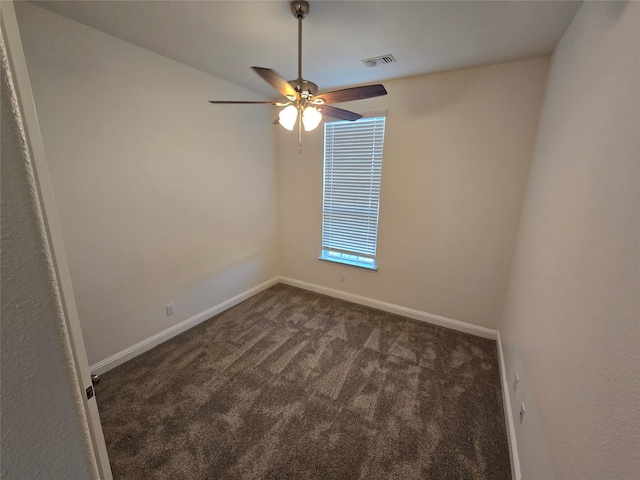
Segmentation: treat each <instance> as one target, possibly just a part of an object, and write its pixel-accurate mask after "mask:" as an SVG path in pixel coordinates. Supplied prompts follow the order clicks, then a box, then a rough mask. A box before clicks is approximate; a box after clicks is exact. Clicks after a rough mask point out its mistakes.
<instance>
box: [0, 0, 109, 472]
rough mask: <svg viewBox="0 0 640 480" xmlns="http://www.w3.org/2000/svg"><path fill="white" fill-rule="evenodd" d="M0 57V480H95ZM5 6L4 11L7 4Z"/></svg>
mask: <svg viewBox="0 0 640 480" xmlns="http://www.w3.org/2000/svg"><path fill="white" fill-rule="evenodd" d="M7 6H8V5H7V4H6V3H5V2H3V5H1V8H2V12H3V37H2V41H1V49H0V50H1V56H2V69H1V70H2V88H1V90H2V99H1V102H0V105H1V107H2V114H1V116H0V118H1V119H2V134H1V136H2V152H1V158H2V163H1V167H0V169H1V170H0V171H1V175H0V178H1V181H0V184H1V185H0V192H1V197H2V212H1V215H0V218H1V222H0V223H1V225H0V230H1V232H2V239H1V243H2V257H1V262H0V276H1V280H0V285H1V287H0V296H1V297H2V307H1V315H2V323H1V328H0V339H1V340H0V341H1V345H0V352H1V354H0V357H1V359H0V364H1V365H2V376H1V378H2V385H1V387H0V391H1V392H2V395H1V406H0V412H1V414H0V416H1V419H0V422H1V423H2V442H1V445H2V452H1V456H2V465H1V471H0V476H1V477H2V478H7V479H9V478H16V479H19V478H20V479H21V478H25V479H26V478H29V479H45V478H51V479H53V478H86V479H91V478H98V471H97V466H96V463H95V458H94V457H93V451H92V449H91V444H90V440H89V430H88V427H87V423H86V418H85V416H84V415H85V414H84V408H83V404H82V398H81V397H80V395H81V389H80V387H79V385H78V383H77V380H76V376H75V375H76V374H75V368H74V364H73V357H72V352H71V346H70V342H69V336H68V333H67V330H66V326H65V319H64V315H63V311H62V304H61V301H60V295H59V292H58V287H57V284H56V280H55V273H54V270H53V264H52V261H51V254H50V251H49V246H48V243H47V238H46V232H45V228H44V223H43V219H42V213H41V211H40V206H39V200H38V195H37V189H36V184H35V179H34V175H33V169H32V165H31V161H30V158H29V153H28V151H27V147H26V139H25V137H24V132H23V130H22V119H21V115H20V112H19V111H18V109H17V97H16V95H15V90H14V86H13V82H12V80H11V79H10V77H11V74H10V70H9V64H8V58H7V55H6V51H5V46H4V45H5V42H4V32H5V30H4V27H5V25H4V20H5V19H6V17H5V16H4V15H5V8H6V7H7ZM9 6H10V5H9Z"/></svg>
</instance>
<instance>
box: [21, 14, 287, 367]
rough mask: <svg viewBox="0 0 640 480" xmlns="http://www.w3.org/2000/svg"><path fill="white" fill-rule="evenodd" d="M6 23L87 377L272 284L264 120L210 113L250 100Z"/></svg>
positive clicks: (81, 31) (100, 48) (234, 90)
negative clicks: (18, 36)
mask: <svg viewBox="0 0 640 480" xmlns="http://www.w3.org/2000/svg"><path fill="white" fill-rule="evenodd" d="M16 12H17V15H18V21H19V23H20V27H21V32H22V37H23V44H24V49H25V56H26V59H27V65H28V67H29V73H30V76H31V81H32V85H33V91H34V97H35V103H36V108H37V110H38V116H39V119H40V125H41V129H42V135H43V141H44V147H45V151H46V152H47V160H48V163H49V169H50V174H51V181H52V186H53V193H54V196H55V199H56V204H57V207H58V213H59V218H60V225H61V228H62V234H63V238H64V242H65V247H66V250H67V255H68V259H69V268H70V272H71V279H72V281H73V288H74V292H75V295H76V302H77V305H78V312H79V315H80V320H81V324H82V332H83V335H84V340H85V344H86V349H87V356H88V357H89V363H90V364H94V363H96V362H98V361H100V360H103V359H105V358H107V357H109V356H111V355H113V354H115V353H118V352H120V351H122V350H124V349H126V348H128V347H130V346H131V345H133V344H136V343H138V342H140V341H142V340H145V339H147V338H149V337H151V336H152V335H154V334H157V333H158V332H160V331H162V330H165V329H167V328H169V327H172V326H173V325H175V324H177V323H179V322H181V321H183V320H185V319H187V318H190V317H191V316H193V315H196V314H199V313H200V312H202V311H204V310H206V309H208V308H210V307H212V306H214V305H217V304H219V303H221V302H223V301H225V300H228V299H229V298H231V297H233V296H235V295H237V294H239V293H241V292H244V291H246V290H248V289H250V288H252V287H254V286H256V285H259V284H261V283H262V282H264V281H266V280H268V279H270V278H272V277H274V276H275V275H277V274H278V270H277V268H278V267H277V222H276V207H277V205H276V188H275V185H276V179H275V175H276V169H275V159H274V140H273V132H272V129H271V126H270V125H271V121H272V112H271V109H270V108H269V107H263V106H258V107H251V106H250V107H234V106H231V107H229V106H214V105H211V104H209V103H208V102H207V100H209V99H212V98H221V99H224V98H250V96H251V93H250V92H248V91H246V90H244V89H242V88H239V87H236V86H234V85H231V84H229V83H227V82H224V81H222V80H219V79H216V78H214V77H212V76H210V75H208V74H205V73H203V72H200V71H198V70H195V69H192V68H190V67H187V66H185V65H182V64H180V63H178V62H175V61H172V60H169V59H167V58H165V57H162V56H160V55H156V54H154V53H151V52H149V51H148V50H145V49H143V48H140V47H137V46H134V45H133V44H130V43H127V42H125V41H122V40H119V39H117V38H115V37H112V36H109V35H106V34H104V33H101V32H99V31H97V30H95V29H92V28H90V27H87V26H85V25H81V24H79V23H77V22H74V21H71V20H69V19H67V18H64V17H61V16H59V15H56V14H54V13H51V12H50V11H48V10H45V9H42V8H40V7H37V6H34V5H32V4H29V3H27V2H19V3H18V4H16ZM207 48H213V46H209V47H207ZM169 303H174V304H175V309H176V313H175V315H173V316H171V317H167V316H166V313H165V305H167V304H169Z"/></svg>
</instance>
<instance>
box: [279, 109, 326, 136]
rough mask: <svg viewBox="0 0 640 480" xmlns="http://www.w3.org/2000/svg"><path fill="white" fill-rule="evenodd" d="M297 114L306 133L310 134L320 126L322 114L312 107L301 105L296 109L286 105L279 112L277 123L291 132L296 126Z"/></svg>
mask: <svg viewBox="0 0 640 480" xmlns="http://www.w3.org/2000/svg"><path fill="white" fill-rule="evenodd" d="M299 103H302V102H299ZM299 113H300V115H301V119H302V124H303V125H304V130H305V131H306V132H310V131H311V130H313V129H315V128H316V127H317V126H318V125H319V124H320V120H322V114H321V113H320V112H319V111H318V109H317V108H316V107H314V106H312V105H307V106H306V107H304V106H303V105H299V106H297V107H296V106H294V105H288V106H286V107H285V108H283V109H282V110H281V111H280V114H279V115H278V117H279V120H278V122H279V123H280V125H282V126H283V127H284V128H286V129H287V130H289V131H292V130H293V127H295V126H296V121H298V120H299V119H298V114H299Z"/></svg>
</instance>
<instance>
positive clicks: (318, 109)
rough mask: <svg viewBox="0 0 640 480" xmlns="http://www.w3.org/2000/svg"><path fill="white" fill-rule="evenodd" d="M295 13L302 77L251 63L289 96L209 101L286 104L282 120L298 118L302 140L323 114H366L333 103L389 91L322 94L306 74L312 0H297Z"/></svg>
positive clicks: (289, 122)
mask: <svg viewBox="0 0 640 480" xmlns="http://www.w3.org/2000/svg"><path fill="white" fill-rule="evenodd" d="M291 13H292V14H293V16H294V17H295V18H296V19H297V20H298V78H296V79H295V80H290V81H287V80H285V79H284V78H282V76H281V75H279V74H278V73H277V72H276V71H275V70H272V69H270V68H263V67H251V69H252V70H253V71H254V72H256V73H257V74H258V75H260V77H262V79H263V80H264V81H265V82H267V83H268V84H269V85H271V86H272V87H273V88H275V89H276V90H277V91H278V92H279V93H280V94H281V95H282V96H284V97H285V99H283V100H282V101H280V102H253V101H233V100H210V101H209V102H210V103H217V104H267V105H277V106H279V107H285V108H284V109H282V111H280V114H279V123H280V125H282V126H283V127H284V128H286V129H287V130H293V127H295V125H296V121H297V123H298V139H299V142H301V141H302V127H303V125H304V129H305V130H306V131H310V130H313V129H314V128H316V127H317V126H318V124H319V123H320V120H322V115H326V116H328V117H332V118H337V119H340V120H349V121H354V120H358V119H359V118H362V115H360V114H358V113H354V112H350V111H348V110H343V109H342V108H337V107H332V106H331V105H329V104H331V103H340V102H349V101H352V100H363V99H365V98H373V97H379V96H381V95H386V94H387V91H386V90H385V88H384V86H382V85H380V84H377V85H364V86H361V87H352V88H345V89H342V90H334V91H332V92H326V93H321V94H318V86H317V85H316V84H315V83H313V82H310V81H308V80H305V79H304V78H302V20H303V19H304V18H305V17H306V16H307V14H308V13H309V2H306V1H305V0H294V1H293V2H291Z"/></svg>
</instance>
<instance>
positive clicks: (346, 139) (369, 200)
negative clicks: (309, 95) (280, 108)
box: [321, 117, 385, 268]
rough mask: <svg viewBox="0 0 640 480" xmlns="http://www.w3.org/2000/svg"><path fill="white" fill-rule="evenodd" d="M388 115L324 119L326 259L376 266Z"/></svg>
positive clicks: (324, 250)
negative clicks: (332, 120) (352, 120)
mask: <svg viewBox="0 0 640 480" xmlns="http://www.w3.org/2000/svg"><path fill="white" fill-rule="evenodd" d="M384 127H385V118H384V117H376V118H362V119H360V120H358V121H355V122H347V121H340V122H327V123H325V124H324V143H325V149H324V192H323V210H322V255H321V258H322V259H326V260H335V261H342V262H344V263H351V264H356V265H359V266H364V267H368V268H375V258H376V247H377V237H378V212H379V205H380V180H381V176H382V150H383V145H384Z"/></svg>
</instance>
